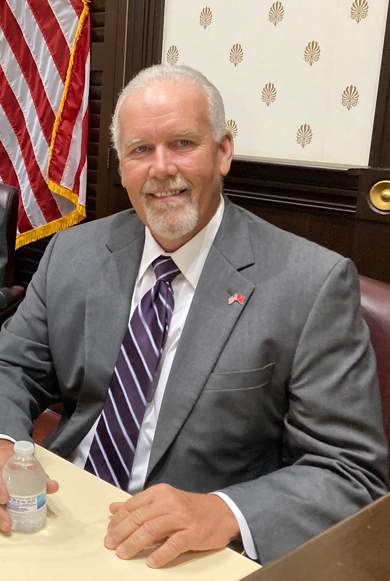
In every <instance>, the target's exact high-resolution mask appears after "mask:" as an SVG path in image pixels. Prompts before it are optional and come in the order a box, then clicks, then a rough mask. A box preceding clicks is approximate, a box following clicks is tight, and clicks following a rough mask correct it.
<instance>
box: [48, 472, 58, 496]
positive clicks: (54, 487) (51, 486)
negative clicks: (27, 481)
mask: <svg viewBox="0 0 390 581" xmlns="http://www.w3.org/2000/svg"><path fill="white" fill-rule="evenodd" d="M59 487H60V485H59V484H58V482H57V480H52V479H51V478H49V476H47V480H46V491H47V494H54V493H55V492H58V489H59Z"/></svg>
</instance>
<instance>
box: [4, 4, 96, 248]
mask: <svg viewBox="0 0 390 581" xmlns="http://www.w3.org/2000/svg"><path fill="white" fill-rule="evenodd" d="M87 2H88V0H0V181H2V182H3V183H5V184H9V185H12V186H15V187H16V188H18V190H19V192H20V203H19V216H18V237H17V243H16V245H17V247H20V246H22V245H24V244H28V243H29V242H32V241H34V240H38V239H39V238H42V237H43V236H47V235H49V234H52V233H54V232H57V231H58V230H60V229H62V228H66V227H68V226H71V225H73V224H76V223H78V222H80V221H81V220H83V218H84V217H85V215H86V211H85V200H86V182H87V161H86V152H87V138H88V90H89V69H90V55H89V52H90V51H89V45H90V18H89V10H88V5H87Z"/></svg>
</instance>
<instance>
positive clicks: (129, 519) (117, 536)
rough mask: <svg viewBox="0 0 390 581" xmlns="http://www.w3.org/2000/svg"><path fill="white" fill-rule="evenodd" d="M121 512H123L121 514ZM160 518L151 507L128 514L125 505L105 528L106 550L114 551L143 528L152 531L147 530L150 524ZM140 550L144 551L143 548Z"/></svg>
mask: <svg viewBox="0 0 390 581" xmlns="http://www.w3.org/2000/svg"><path fill="white" fill-rule="evenodd" d="M122 511H124V512H123V513H122ZM118 515H120V516H118ZM161 516H163V515H161V514H160V513H159V512H158V511H156V509H155V508H154V507H152V506H151V505H147V506H143V507H141V508H139V509H138V510H135V511H134V512H131V513H130V514H129V513H128V511H127V509H126V507H125V505H123V506H122V507H121V509H119V510H118V512H117V513H116V515H114V517H113V518H112V519H111V521H110V523H109V525H108V527H107V536H106V538H105V541H104V544H105V546H106V547H107V548H108V549H116V548H117V547H118V546H119V545H120V544H121V543H123V541H124V540H125V539H127V538H128V537H131V535H133V534H134V533H135V531H137V530H138V529H141V528H142V527H143V526H146V528H147V530H150V531H151V532H152V529H149V527H151V523H152V522H154V521H155V520H156V519H157V518H158V517H161ZM153 534H154V533H153ZM145 546H147V545H145ZM142 548H143V549H144V548H145V547H142Z"/></svg>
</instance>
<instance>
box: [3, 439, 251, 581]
mask: <svg viewBox="0 0 390 581" xmlns="http://www.w3.org/2000/svg"><path fill="white" fill-rule="evenodd" d="M36 456H37V458H38V459H39V461H40V462H41V463H42V465H43V467H44V468H45V470H46V472H47V473H48V474H49V475H50V477H51V478H54V479H55V480H57V481H58V482H59V484H60V490H59V492H57V493H56V494H53V495H50V496H48V503H47V504H48V518H47V521H46V526H45V527H44V528H43V529H42V530H40V531H37V532H35V533H32V534H27V533H23V532H15V533H0V579H1V580H4V581H49V580H50V581H53V579H55V581H107V580H108V579H109V580H110V579H112V580H113V581H124V580H126V581H130V580H132V581H143V580H146V581H148V580H149V579H153V580H158V581H160V579H161V580H162V581H168V580H171V579H172V580H175V579H177V580H181V581H182V580H183V579H185V580H186V581H192V580H195V579H196V580H197V581H199V579H201V580H202V581H222V580H223V581H239V580H241V579H243V578H245V577H247V576H248V575H250V574H251V573H253V572H254V571H256V570H258V569H259V568H260V567H259V565H258V564H256V563H254V562H253V561H250V560H249V559H246V558H245V557H242V556H241V555H239V554H238V553H235V552H234V551H232V550H230V549H222V550H220V551H209V552H202V553H200V552H199V553H195V552H193V553H187V554H185V555H182V556H180V557H178V558H177V559H176V560H175V561H173V563H172V564H170V565H167V566H165V567H163V568H162V569H158V570H157V569H155V570H153V569H150V568H149V567H147V565H146V558H147V556H148V555H149V554H150V552H151V551H152V549H146V550H145V551H143V552H142V553H141V554H139V555H138V556H137V557H135V558H134V559H131V560H129V561H123V560H121V559H119V558H118V557H117V556H116V555H115V551H109V550H108V549H106V548H105V547H104V546H103V539H104V536H105V533H106V529H107V524H108V521H109V517H110V513H109V510H108V505H109V504H110V503H111V502H113V501H115V500H117V501H124V500H126V499H127V498H128V497H129V495H128V494H127V493H125V492H123V491H122V490H118V489H117V488H115V487H114V486H111V485H110V484H108V483H107V482H104V481H102V480H99V479H98V478H96V477H95V476H93V475H92V474H89V473H88V472H85V471H84V470H81V469H80V468H78V467H76V466H74V465H73V464H71V463H70V462H67V461H66V460H63V459H62V458H59V457H58V456H56V455H54V454H52V453H51V452H48V451H47V450H45V449H43V448H41V447H40V446H36Z"/></svg>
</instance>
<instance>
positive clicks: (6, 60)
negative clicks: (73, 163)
mask: <svg viewBox="0 0 390 581" xmlns="http://www.w3.org/2000/svg"><path fill="white" fill-rule="evenodd" d="M0 65H1V68H2V69H3V71H4V74H5V76H6V77H7V80H8V84H9V86H10V87H11V89H12V92H13V93H14V95H15V97H16V99H17V101H18V103H19V106H20V109H21V111H22V113H23V116H24V119H25V123H26V127H27V131H28V133H29V135H30V140H31V144H32V147H33V150H34V153H35V158H36V160H37V163H38V165H39V168H40V170H41V173H42V175H43V176H46V170H47V162H48V159H49V145H48V143H47V141H46V139H45V137H44V135H43V133H42V129H41V126H40V125H39V122H38V119H37V113H36V109H35V105H34V101H33V100H32V97H31V93H30V91H29V88H28V85H27V83H26V79H25V78H24V75H23V73H22V71H21V70H20V68H19V63H18V61H17V60H16V58H15V55H14V53H13V52H12V50H11V49H10V47H9V45H8V43H7V41H6V39H5V37H4V36H3V35H2V34H0ZM60 88H62V90H63V88H64V85H63V83H62V82H61V79H60ZM60 98H61V97H60ZM0 131H1V128H0ZM11 131H12V132H13V129H12V128H11Z"/></svg>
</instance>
